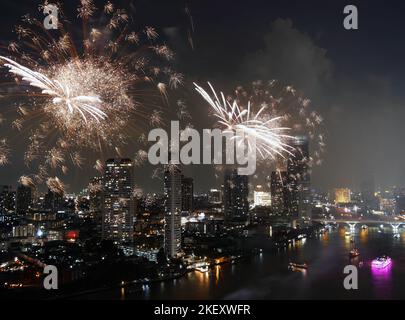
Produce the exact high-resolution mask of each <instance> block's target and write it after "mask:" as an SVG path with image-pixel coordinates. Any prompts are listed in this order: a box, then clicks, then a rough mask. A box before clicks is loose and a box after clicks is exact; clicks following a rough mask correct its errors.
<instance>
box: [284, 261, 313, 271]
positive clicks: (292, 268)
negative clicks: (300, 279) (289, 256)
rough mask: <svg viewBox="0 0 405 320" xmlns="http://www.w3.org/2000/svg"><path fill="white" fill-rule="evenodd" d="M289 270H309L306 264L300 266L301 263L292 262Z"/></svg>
mask: <svg viewBox="0 0 405 320" xmlns="http://www.w3.org/2000/svg"><path fill="white" fill-rule="evenodd" d="M288 269H289V270H296V269H299V270H307V269H308V265H307V264H306V263H303V264H299V263H293V262H290V263H289V264H288Z"/></svg>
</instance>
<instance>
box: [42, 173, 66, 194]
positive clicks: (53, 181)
mask: <svg viewBox="0 0 405 320" xmlns="http://www.w3.org/2000/svg"><path fill="white" fill-rule="evenodd" d="M46 185H47V186H48V188H49V190H51V191H52V192H54V193H57V194H61V195H63V194H64V193H65V185H64V183H63V182H62V181H61V180H60V179H59V178H58V177H54V178H48V180H47V181H46Z"/></svg>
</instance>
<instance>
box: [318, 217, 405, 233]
mask: <svg viewBox="0 0 405 320" xmlns="http://www.w3.org/2000/svg"><path fill="white" fill-rule="evenodd" d="M312 221H314V222H320V223H323V224H328V223H338V224H346V225H348V226H349V228H350V232H354V230H355V228H356V225H358V224H361V225H366V226H367V225H370V224H379V225H390V226H391V227H392V230H393V232H394V233H398V229H399V227H400V226H401V225H403V224H405V221H404V220H402V221H401V220H396V219H393V218H391V219H379V220H377V219H370V218H366V219H342V218H340V219H312Z"/></svg>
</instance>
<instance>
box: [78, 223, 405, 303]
mask: <svg viewBox="0 0 405 320" xmlns="http://www.w3.org/2000/svg"><path fill="white" fill-rule="evenodd" d="M354 239H355V245H356V247H357V248H358V249H359V251H360V256H359V257H358V258H355V259H354V260H351V261H350V260H349V257H348V252H349V250H350V247H351V243H350V238H349V237H347V236H345V229H344V228H340V229H338V230H332V231H330V232H327V233H325V234H323V235H320V236H319V237H318V238H315V239H307V240H305V239H304V240H302V241H299V242H296V243H295V244H293V245H290V247H289V248H287V249H283V250H280V251H279V252H277V253H275V252H272V251H271V250H266V249H263V251H262V253H260V254H257V255H255V256H253V257H249V258H247V259H245V260H242V261H239V262H238V263H236V264H226V265H222V266H216V267H214V268H213V269H212V270H210V271H209V272H207V273H201V272H198V271H195V272H191V273H188V274H186V275H185V276H184V277H182V278H180V279H176V280H171V281H166V282H161V283H154V284H151V285H148V286H144V287H143V289H142V290H135V289H134V288H125V289H124V288H121V289H114V290H110V291H104V292H98V293H93V294H89V295H84V296H80V297H79V299H405V286H404V284H405V232H401V238H398V239H397V238H394V237H393V233H392V230H391V228H389V227H386V228H384V229H383V230H381V232H379V227H376V226H375V227H370V228H368V229H366V230H362V229H356V233H355V235H354ZM382 254H387V255H389V256H390V257H392V259H393V263H392V265H391V266H390V267H387V268H385V269H384V270H382V271H376V270H374V269H373V268H371V260H372V259H374V258H375V257H377V256H378V255H382ZM289 262H297V263H303V262H306V263H307V264H308V265H309V268H308V270H306V271H289V270H288V269H287V265H288V263H289ZM360 262H362V263H360ZM348 264H353V265H356V266H358V290H346V289H344V286H343V280H344V278H345V277H346V275H345V274H344V273H343V269H344V267H345V266H346V265H348Z"/></svg>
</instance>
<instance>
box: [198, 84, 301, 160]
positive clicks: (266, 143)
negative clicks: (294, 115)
mask: <svg viewBox="0 0 405 320" xmlns="http://www.w3.org/2000/svg"><path fill="white" fill-rule="evenodd" d="M194 85H195V89H196V90H197V92H198V93H199V94H200V95H201V96H202V97H203V98H204V99H205V100H206V101H207V102H208V104H209V105H210V106H211V108H212V109H213V111H214V115H215V117H217V118H218V124H219V125H220V126H221V127H223V129H224V131H225V132H232V133H233V134H237V136H236V137H235V139H236V141H237V143H238V144H242V143H246V144H247V147H248V150H249V152H258V153H259V154H260V156H261V157H262V158H263V159H266V158H268V157H270V158H272V159H274V158H275V157H276V156H277V155H278V156H281V157H284V154H292V153H291V151H292V150H293V149H294V148H293V147H291V146H290V145H288V144H287V143H286V142H287V140H288V139H290V138H292V137H291V136H289V135H286V134H284V133H283V132H285V131H287V130H289V128H287V127H280V126H279V123H280V119H281V117H271V116H268V115H267V116H266V115H265V114H264V110H265V108H266V107H265V106H263V107H262V108H261V109H260V110H259V111H258V112H257V113H252V112H251V106H250V102H248V103H247V108H246V109H242V108H241V107H240V106H239V105H238V103H237V102H236V100H233V101H232V102H231V101H229V100H227V99H225V96H224V94H223V93H222V92H221V93H220V98H219V97H218V95H217V93H216V92H215V90H214V88H213V87H212V86H211V84H210V83H208V85H209V86H210V88H211V91H212V95H213V97H214V98H212V97H211V96H210V94H209V93H208V92H207V91H205V90H204V89H203V88H202V87H200V86H198V85H197V84H194Z"/></svg>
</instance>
